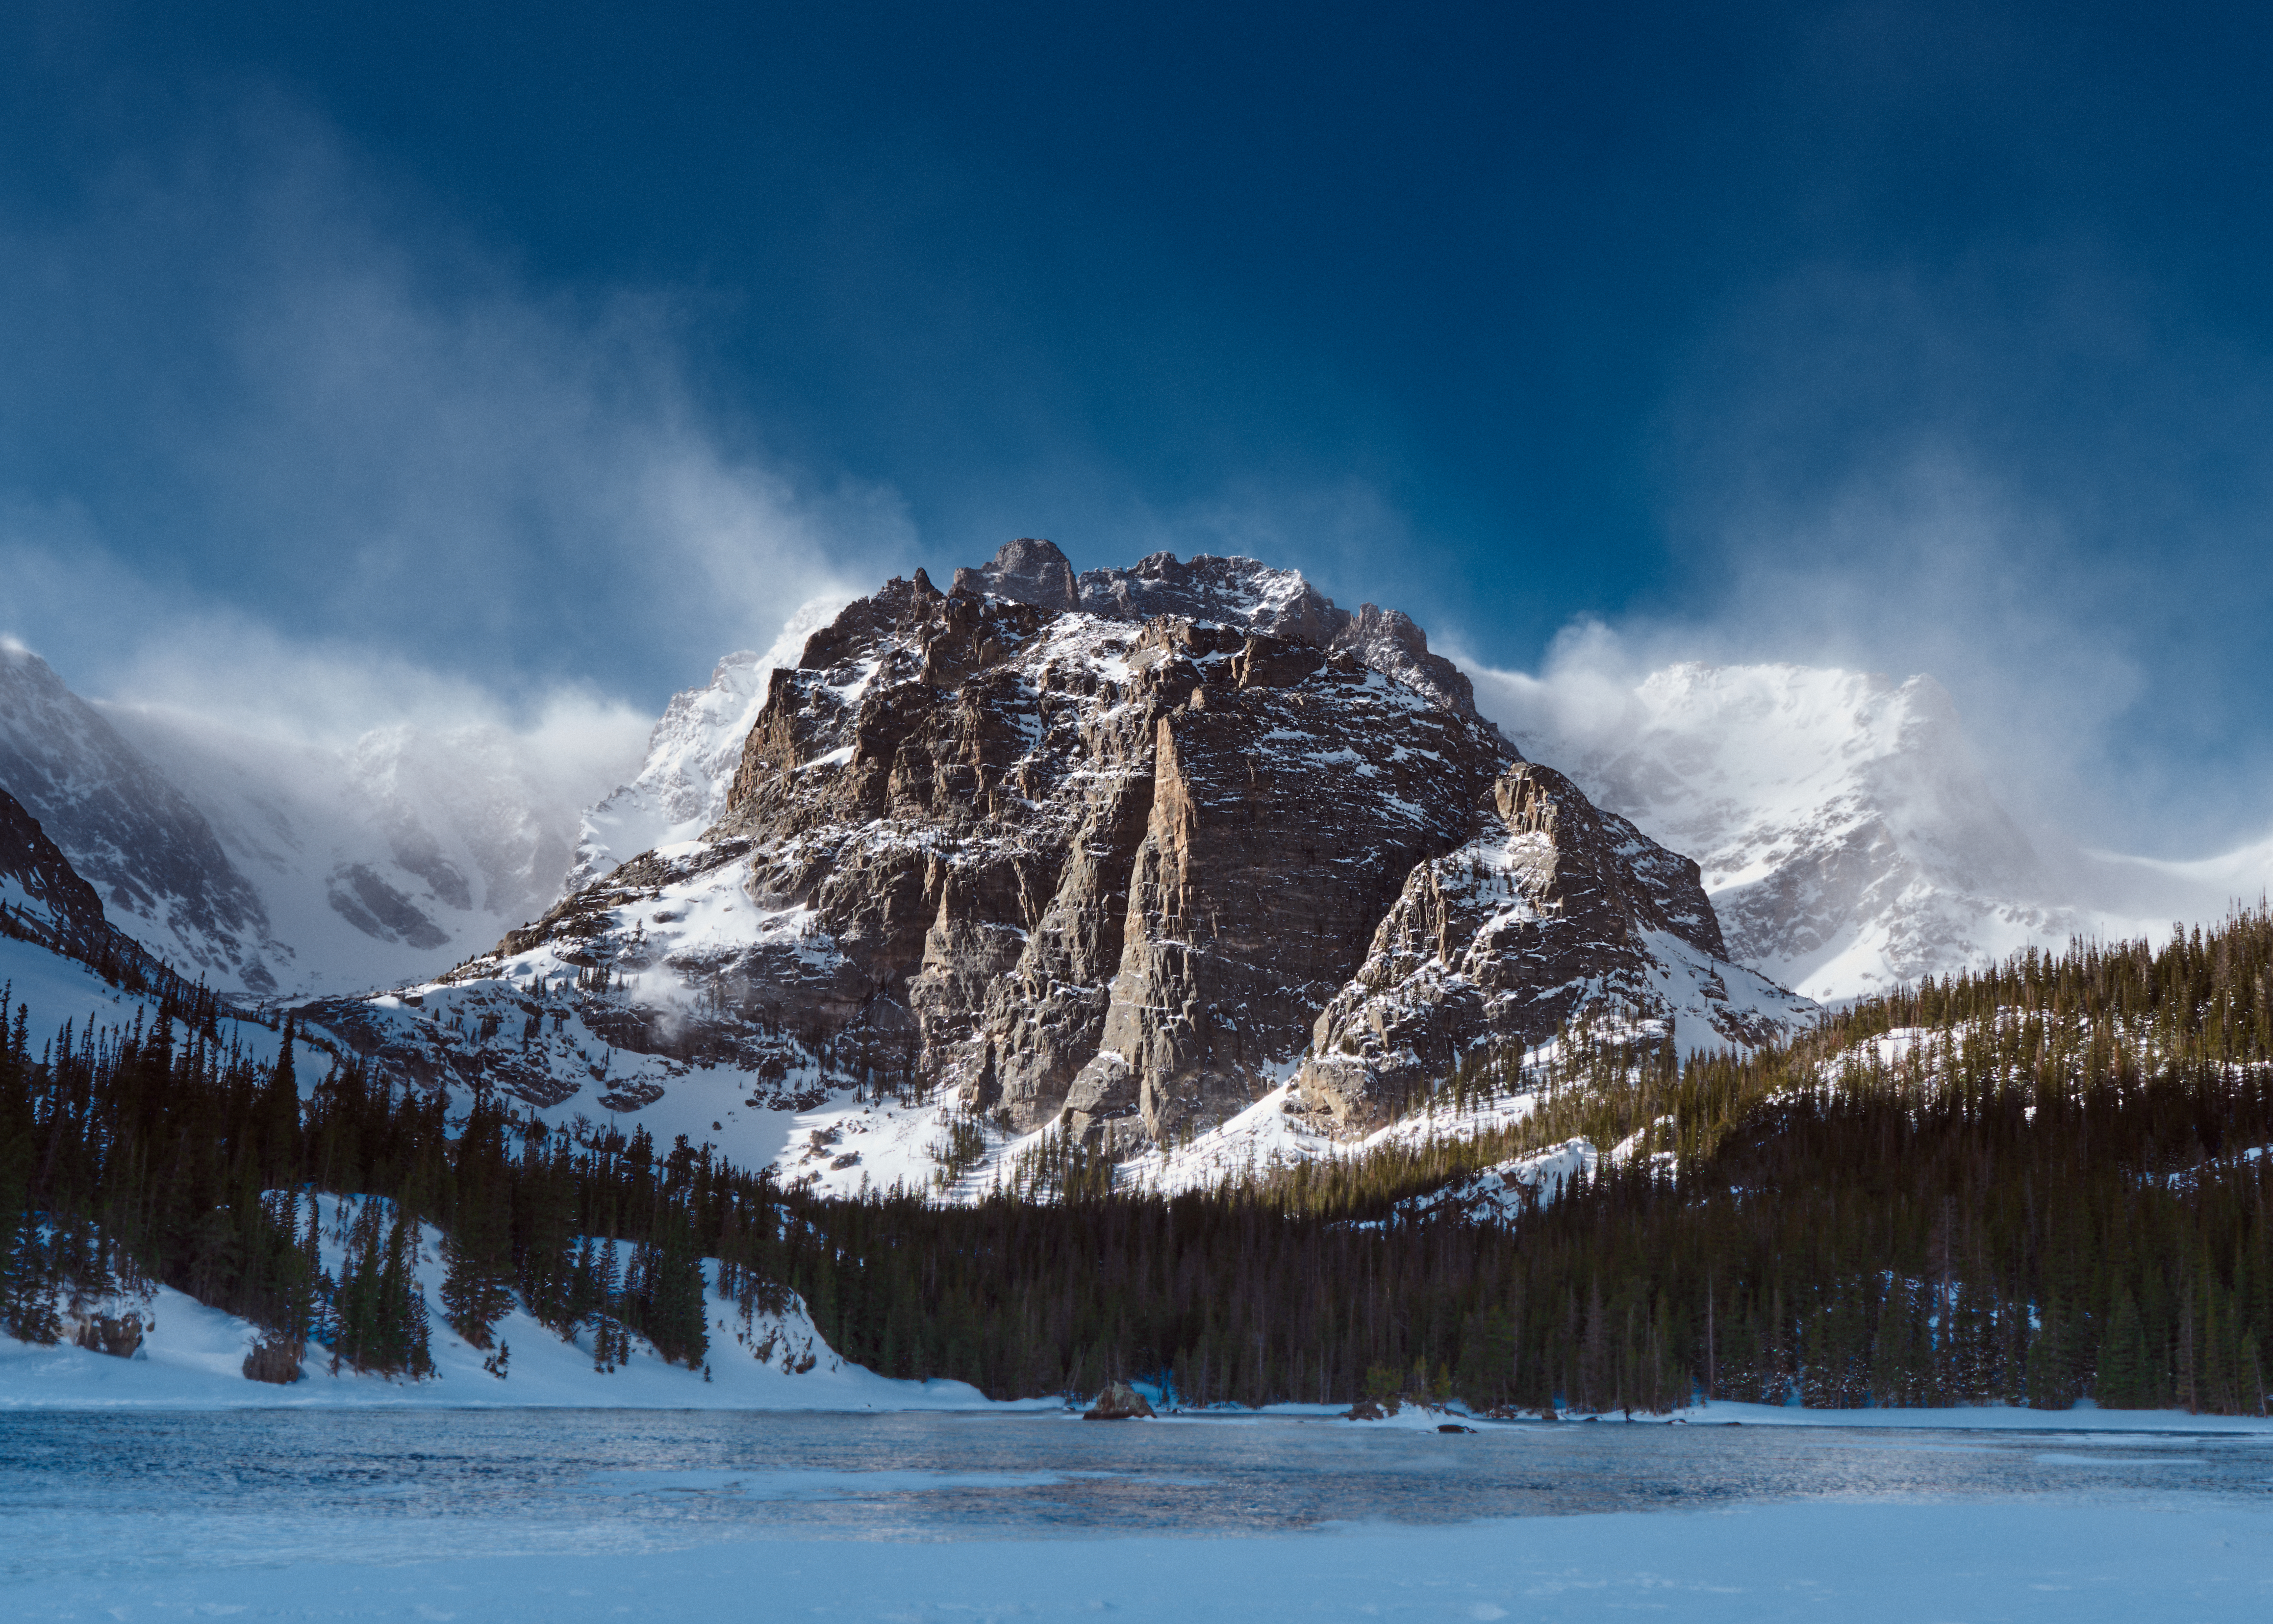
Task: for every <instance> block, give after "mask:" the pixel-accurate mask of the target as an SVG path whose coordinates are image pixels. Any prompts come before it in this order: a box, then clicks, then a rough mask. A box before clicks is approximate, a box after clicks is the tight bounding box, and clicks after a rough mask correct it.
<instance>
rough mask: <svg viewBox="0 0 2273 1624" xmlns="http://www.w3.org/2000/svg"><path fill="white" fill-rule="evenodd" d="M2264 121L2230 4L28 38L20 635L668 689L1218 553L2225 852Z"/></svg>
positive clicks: (231, 26) (88, 31)
mask: <svg viewBox="0 0 2273 1624" xmlns="http://www.w3.org/2000/svg"><path fill="white" fill-rule="evenodd" d="M2269 83H2273V27H2269V24H2268V22H2267V20H2266V19H2265V16H2264V14H2263V13H2262V10H2260V9H2258V8H2248V7H2242V6H2231V7H2217V6H2190V7H2175V8H2174V7H2157V8H2147V7H2138V6H2132V7H2121V8H2112V7H2111V8H2100V7H2092V6H2084V5H2074V4H2070V5H2059V6H2053V5H2044V6H2041V7H2029V6H2019V5H1999V6H1959V5H1952V6H1932V5H1842V6H1824V5H1811V6H1776V5H1771V4H1752V5H1746V6H1730V7H1722V8H1701V7H1695V6H1671V5H1665V6H1655V5H1616V4H1611V5H1588V6H1577V5H1571V6H1563V7H1551V8H1550V7H1515V6H1506V5H1501V6H1473V7H1471V6H1437V7H1429V8H1390V7H1380V6H1374V7H1363V8H1339V7H1334V6H1328V5H1319V4H1306V5H1301V6H1263V5H1252V4H1250V5H1244V6H1235V7H1227V6H1223V5H1220V4H1217V5H1208V6H1176V5H1166V4H1154V5H1150V6H1144V7H1109V8H1108V7H1098V6H1083V5H1074V4H1063V3H1061V4H1051V5H1032V6H1008V5H962V6H942V5H936V4H933V5H920V6H919V5H908V6H843V7H826V6H814V5H809V4H807V5H797V6H789V5H780V6H769V5H737V6H725V5H711V6H687V5H673V4H647V5H642V6H637V7H633V6H614V7H594V6H583V5H574V4H553V5H547V6H535V5H525V6H501V5H492V4H466V3H464V0H455V3H454V4H416V3H409V0H394V3H391V4H383V5H380V4H372V5H336V6H310V5H307V4H236V5H214V6H201V7H183V6H179V5H161V4H150V5H134V4H101V3H99V0H94V3H89V0H79V3H77V4H63V5H52V6H50V5H42V4H19V5H17V6H13V7H11V8H10V9H9V10H8V11H7V12H6V13H5V17H4V19H0V524H4V525H5V526H6V528H7V534H6V537H5V538H4V545H6V546H8V547H10V548H11V549H12V550H13V551H12V552H11V553H10V554H9V556H8V560H6V561H7V563H8V567H9V573H10V578H11V579H13V580H14V582H15V583H16V587H15V596H16V598H17V603H16V605H14V606H13V613H10V608H11V606H10V605H8V604H7V603H6V602H5V599H4V598H0V628H12V629H14V630H15V631H16V632H17V633H18V635H22V636H24V637H26V640H27V641H30V642H32V643H34V644H35V645H36V646H41V647H42V648H43V649H44V650H47V651H48V652H49V654H50V657H51V658H56V660H57V662H58V664H59V665H64V666H65V667H66V674H67V675H69V676H71V678H72V680H74V681H75V682H77V683H78V684H79V685H80V686H81V687H83V688H89V689H91V690H94V691H102V690H104V689H106V688H109V689H110V690H113V691H121V692H124V691H129V690H131V688H132V687H133V685H134V683H135V682H136V681H138V680H139V681H143V682H147V681H150V680H154V679H153V677H152V673H153V672H154V671H159V670H162V669H164V668H165V667H164V662H163V660H162V659H161V658H157V657H154V656H152V655H151V654H150V652H149V650H150V648H152V647H155V646H156V645H157V644H159V643H163V642H164V640H165V637H166V636H167V635H170V634H169V633H168V632H167V631H166V629H165V628H166V627H167V625H168V623H169V619H170V618H174V617H179V616H184V615H191V614H197V615H203V616H205V617H206V619H207V620H210V621H212V622H213V623H214V624H216V625H218V626H220V627H221V628H222V629H221V631H220V632H215V633H211V634H209V635H206V641H205V642H203V643H197V644H196V645H195V646H197V647H199V648H201V649H208V650H209V649H212V648H214V647H218V646H223V645H225V644H226V643H228V642H229V639H230V638H233V637H242V638H249V639H251V640H252V641H253V642H259V641H260V640H262V639H274V640H277V641H278V643H279V645H280V646H283V645H289V646H291V647H293V648H308V647H315V646H319V645H320V646H322V647H324V648H326V649H329V650H333V651H334V653H338V652H339V651H341V650H347V651H349V653H352V654H355V655H356V658H369V659H376V660H379V661H381V662H382V663H383V662H384V661H385V660H387V659H399V660H400V661H402V662H405V663H406V664H407V665H412V666H416V667H417V668H419V669H421V670H425V671H431V672H439V673H446V675H448V676H452V677H462V678H464V679H466V680H469V681H472V682H475V683H478V684H481V685H484V686H486V687H487V688H491V689H492V690H495V691H499V692H502V693H506V694H508V695H515V694H518V695H527V694H533V693H536V692H539V691H542V690H543V689H544V688H545V686H546V685H548V684H553V683H558V682H560V681H563V680H573V681H580V682H582V683H585V684H588V685H589V686H590V687H591V688H594V689H596V691H598V692H600V693H603V694H605V695H611V696H615V697H620V698H622V699H624V700H625V701H626V702H627V703H633V704H634V705H635V706H637V707H640V708H643V709H649V710H651V709H652V708H653V707H654V706H655V705H656V704H658V703H660V701H661V698H662V697H663V696H664V695H665V694H667V693H668V692H669V691H670V689H671V688H673V687H675V686H678V685H679V684H681V683H683V682H685V681H687V680H693V679H694V678H697V677H699V676H700V675H701V672H702V670H703V669H704V668H705V667H707V665H708V663H709V659H710V658H712V657H713V656H715V654H716V653H717V652H719V651H721V650H723V648H724V647H725V646H728V645H730V644H731V643H748V642H752V641H762V640H763V637H764V635H766V634H767V633H769V631H770V629H771V628H770V627H769V626H768V625H765V624H763V622H765V621H766V620H768V619H769V617H776V618H777V613H778V611H779V609H781V608H785V607H786V606H787V601H788V600H793V598H795V597H796V596H798V595H799V594H800V593H801V592H802V591H803V590H806V588H807V587H809V586H811V585H813V584H814V583H817V582H818V581H820V580H821V579H822V578H824V577H832V576H833V577H835V578H838V579H842V580H844V582H846V583H848V584H852V585H865V584H866V583H868V582H869V581H870V580H871V579H872V577H873V576H874V575H875V574H877V573H880V572H881V571H884V570H888V569H896V568H905V567H907V566H908V565H910V564H912V563H915V562H924V563H927V564H929V565H931V566H932V567H933V568H934V569H935V570H936V569H938V568H941V567H944V566H951V565H952V564H954V563H956V562H958V561H968V560H976V559H978V558H980V557H983V556H984V555H985V554H986V553H989V552H991V551H992V549H993V547H994V545H996V544H997V543H998V542H999V541H1001V539H1003V538H1007V537H1009V536H1011V535H1014V534H1040V535H1048V536H1052V537H1054V538H1056V539H1058V540H1059V541H1060V542H1061V545H1064V546H1065V547H1066V549H1067V550H1068V552H1069V553H1071V554H1072V555H1073V557H1074V559H1075V560H1076V563H1077V564H1080V565H1084V566H1085V565H1090V564H1096V563H1106V562H1121V561H1126V560H1129V559H1131V558H1133V557H1134V556H1135V555H1137V553H1141V552H1144V551H1146V550H1149V549H1150V548H1152V547H1156V546H1168V547H1172V548H1174V549H1175V550H1176V551H1178V552H1181V553H1192V552H1196V551H1203V550H1215V551H1229V550H1240V551H1249V552H1255V553H1260V554H1263V555H1264V556H1266V557H1269V558H1271V559H1272V560H1274V561H1279V562H1285V563H1290V564H1295V565H1299V566H1300V567H1302V568H1304V569H1305V570H1306V571H1308V572H1309V573H1310V574H1311V575H1313V576H1314V577H1316V578H1317V579H1318V580H1319V581H1320V582H1321V583H1322V584H1324V586H1325V587H1326V589H1327V590H1330V591H1332V592H1333V593H1334V594H1335V595H1336V596H1337V597H1339V598H1342V599H1343V600H1344V601H1355V600H1357V599H1359V598H1375V599H1377V600H1381V601H1386V602H1392V603H1396V604H1399V605H1403V606H1405V607H1407V608H1408V609H1410V610H1411V611H1412V612H1413V613H1414V614H1415V615H1416V617H1418V618H1420V619H1421V620H1422V621H1423V623H1424V624H1427V625H1429V627H1430V628H1432V630H1434V631H1435V632H1436V633H1437V635H1438V638H1439V641H1452V642H1455V643H1458V644H1459V646H1460V647H1462V648H1463V649H1464V650H1467V651H1468V652H1469V653H1471V654H1472V655H1473V656H1474V657H1476V658H1481V659H1483V660H1486V661H1489V662H1491V663H1493V664H1496V665H1503V666H1519V667H1525V668H1530V667H1534V666H1536V665H1538V664H1539V662H1540V661H1541V660H1542V658H1544V655H1545V650H1546V649H1547V645H1548V643H1549V639H1550V638H1551V637H1552V636H1553V635H1554V634H1555V633H1556V632H1557V630H1558V628H1563V627H1564V626H1566V625H1568V624H1569V623H1571V622H1572V620H1574V618H1579V617H1587V616H1592V617H1598V618H1601V619H1603V620H1607V621H1609V623H1610V624H1611V625H1612V626H1614V627H1616V628H1619V630H1620V631H1621V633H1622V634H1623V635H1624V638H1625V639H1626V641H1627V643H1629V644H1630V646H1632V648H1633V649H1634V650H1635V651H1636V654H1637V657H1638V658H1654V657H1656V656H1658V655H1661V654H1662V653H1666V652H1695V653H1702V654H1707V655H1711V656H1716V657H1718V656H1743V657H1748V658H1763V657H1765V658H1796V659H1833V658H1841V659H1848V660H1852V661H1859V662H1864V663H1868V664H1870V665H1874V666H1878V667H1882V668H1885V669H1888V670H1891V671H1894V672H1895V673H1897V674H1901V673H1907V672H1909V671H1911V670H1929V671H1932V672H1934V673H1936V674H1938V675H1940V676H1941V677H1942V678H1943V680H1946V681H1947V682H1948V683H1949V685H1950V686H1951V688H1953V690H1954V691H1955V692H1956V693H1957V695H1958V696H1959V699H1960V702H1961V704H1962V706H1963V707H1964V709H1965V711H1966V713H1967V716H1968V718H1969V722H1970V723H1971V724H1973V725H1974V726H1976V728H1977V732H1978V733H1980V735H1981V736H1982V738H1983V739H1984V742H1985V743H1986V744H1987V745H1988V747H1989V748H1992V751H1997V752H2004V753H2008V754H2010V755H2011V756H2012V757H2013V759H2014V761H2015V762H2016V763H2024V764H2025V766H2026V769H2027V771H2029V773H2030V774H2031V775H2032V778H2033V779H2034V781H2035V782H2036V783H2037V786H2038V788H2039V791H2040V792H2041V793H2045V794H2048V795H2050V796H2052V797H2054V798H2057V799H2067V798H2072V797H2073V796H2074V794H2075V793H2077V792H2078V786H2097V793H2099V794H2101V795H2102V797H2103V799H2104V805H2102V806H2101V807H2100V808H2099V809H2098V810H2097V811H2094V812H2092V813H2090V814H2089V816H2084V817H2083V819H2082V821H2083V822H2085V823H2089V824H2090V825H2092V828H2093V831H2094V832H2102V833H2106V834H2107V835H2108V836H2109V838H2121V836H2122V835H2123V832H2124V831H2123V830H2122V819H2123V818H2124V817H2125V816H2135V812H2134V813H2133V814H2128V815H2127V814H2125V813H2123V812H2121V811H2119V810H2118V809H2116V808H2118V807H2119V805H2120V804H2121V803H2124V802H2126V801H2130V802H2131V803H2132V804H2134V806H2135V805H2136V804H2138V803H2139V801H2140V799H2141V798H2143V801H2144V803H2145V804H2149V805H2152V806H2153V807H2155V808H2157V816H2158V818H2159V819H2160V821H2161V825H2162V826H2161V827H2159V828H2158V829H2157V830H2156V831H2149V832H2150V834H2151V838H2149V835H2148V834H2142V836H2141V837H2140V838H2122V839H2121V843H2122V844H2126V845H2129V846H2134V847H2146V848H2157V849H2175V848H2178V847H2183V846H2186V845H2187V844H2189V843H2196V844H2200V843H2203V842H2209V843H2215V842H2216V841H2217V840H2221V839H2224V838H2232V837H2235V836H2238V835H2239V834H2241V833H2244V832H2253V831H2262V829H2263V828H2264V827H2265V826H2267V825H2268V824H2273V803H2269V802H2268V801H2267V800H2266V798H2265V794H2266V790H2267V786H2268V785H2269V783H2273V741H2269V736H2268V735H2269V733H2273V730H2269V729H2268V727H2267V726H2266V707H2265V702H2264V696H2265V695H2266V693H2267V692H2268V684H2269V680H2273V637H2269V636H2268V635H2267V628H2268V621H2269V612H2273V586H2269V579H2268V578H2269V577H2273V567H2269V566H2273V546H2269V535H2273V530H2269V522H2273V276H2269V274H2268V269H2269V267H2273V211H2269V208H2268V195H2267V194H2268V190H2269V186H2273V119H2269V116H2268V110H2267V109H2268V108H2269V107H2273V99H2269V98H2268V96H2267V94H2266V91H2265V86H2267V85H2268V84H2269ZM722 515H723V516H722ZM688 530H694V531H701V532H703V533H704V534H703V538H698V539H697V540H696V541H694V542H687V541H686V540H685V538H684V536H683V534H682V532H685V531H688ZM722 550H723V551H724V553H731V554H738V555H739V554H746V555H747V557H748V558H749V559H750V560H754V577H751V578H744V577H741V576H737V575H735V574H734V569H733V567H732V564H731V560H728V561H722V560H721V557H720V553H721V551H722ZM690 560H691V561H690ZM88 583H94V584H92V585H90V584H88ZM722 583H725V584H722ZM0 590H4V589H0ZM122 627H123V628H124V632H123V634H122V632H121V630H120V628H122ZM216 639H218V641H216ZM137 650H140V651H141V652H140V654H139V656H138V654H137V652H136V651H137ZM342 658H344V656H343V657H342ZM138 659H139V664H138V663H137V661H138ZM2111 785H2112V786H2115V787H2112V788H2111V787H2109V786H2111Z"/></svg>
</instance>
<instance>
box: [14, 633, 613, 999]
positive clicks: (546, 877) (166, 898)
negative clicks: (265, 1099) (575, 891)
mask: <svg viewBox="0 0 2273 1624" xmlns="http://www.w3.org/2000/svg"><path fill="white" fill-rule="evenodd" d="M604 782H605V779H604V778H603V779H600V780H599V781H598V782H592V781H589V780H586V779H581V778H578V777H577V776H575V774H574V773H573V772H565V771H564V770H563V769H562V767H561V766H560V764H559V763H556V762H553V761H551V760H548V759H546V757H545V756H544V753H543V752H542V751H541V750H539V749H537V748H534V747H532V746H531V745H530V744H529V743H528V742H527V741H523V740H521V739H519V738H516V737H515V736H514V735H513V734H511V733H507V732H506V731H505V730H503V729H500V728H497V727H493V726H474V727H463V728H457V729H451V730H447V731H439V732H437V731H431V730H426V729H421V728H416V727H411V726H391V727H385V728H379V729H376V730H373V731H371V732H370V733H365V734H364V736H363V737H362V738H360V739H358V740H356V741H355V742H354V743H353V744H352V745H351V746H349V747H348V748H344V749H334V748H319V747H315V746H309V745H304V744H297V743H293V742H290V741H280V740H277V739H275V738H272V737H268V736H264V735H259V734H254V733H244V732H241V731H238V730H236V729H233V728H230V727H228V726H222V725H221V724H218V723H215V722H213V721H211V720H210V719H207V718H200V717H196V716H191V715H188V714H184V713H183V712H179V711H170V710H166V709H162V708H157V707H137V706H126V705H116V704H106V705H96V704H93V703H88V702H87V701H86V700H84V699H82V698H80V697H79V695H75V694H73V693H71V690H70V689H69V688H67V687H66V686H65V685H64V682H63V680H62V679H61V678H59V677H58V676H57V675H56V673H55V672H54V671H53V670H51V669H50V668H49V666H48V665H47V664H46V662H45V661H43V660H41V658H39V657H38V656H37V655H35V654H33V653H31V652H30V651H29V650H25V649H23V648H22V647H20V646H19V645H12V644H11V645H6V646H4V647H0V787H4V788H6V789H7V790H9V791H10V792H11V793H13V794H14V795H15V796H16V797H17V799H19V801H22V802H23V803H24V805H25V807H26V808H27V809H28V810H29V811H30V812H31V813H32V815H33V816H34V817H36V818H38V819H39V821H40V823H41V826H42V827H43V828H44V829H45V830H47V831H48V832H49V837H50V838H53V839H54V841H55V843H56V846H58V847H60V848H61V849H62V850H63V851H64V853H65V854H66V855H67V856H68V857H69V858H70V860H71V865H72V867H73V868H76V869H77V870H78V871H79V873H80V874H81V875H83V876H86V879H87V880H88V881H89V882H91V883H93V884H94V886H95V888H96V890H97V891H99V892H100V893H101V896H102V898H103V901H104V905H105V906H106V908H107V909H108V911H109V915H110V918H111V921H112V922H113V923H115V924H116V925H117V926H119V927H120V928H121V929H124V930H126V931H128V932H129V933H130V934H131V935H133V936H136V937H137V938H138V939H139V940H140V941H141V942H142V943H143V944H145V945H146V946H147V947H149V948H150V949H151V950H152V951H155V952H157V953H158V954H159V955H161V957H162V958H165V959H169V960H170V961H171V962H172V963H174V964H175V965H176V966H178V967H180V968H181V969H182V970H183V971H184V972H185V973H186V974H191V975H192V976H195V975H200V974H201V975H203V976H204V977H205V978H206V981H208V982H209V983H210V984H211V985H213V986H214V987H216V988H218V989H221V990H224V991H228V992H232V993H243V994H246V995H249V996H253V997H256V998H268V999H281V998H289V997H295V996H308V995H311V994H317V993H327V992H346V991H360V990H363V989H368V988H372V987H384V986H392V985H396V984H399V983H401V982H404V981H416V980H418V979H422V978H424V977H426V976H431V975H432V974H436V973H437V972H438V971H439V970H441V969H443V968H446V967H447V966H449V965H451V964H454V963H455V962H457V961H458V960H459V959H464V958H466V957H467V956H468V955H469V954H471V953H474V952H477V951H481V950H483V949H484V948H486V947H488V946H490V945H491V944H493V943H494V942H495V941H496V940H497V939H498V937H499V936H501V935H502V934H503V933H504V932H505V931H506V930H508V929H512V928H513V927H514V926H515V925H519V924H521V923H523V922H525V921H529V920H530V919H533V918H535V917H536V915H538V914H542V913H543V912H544V910H545V908H546V907H548V906H550V905H551V903H552V902H553V901H554V900H555V899H556V898H558V897H559V894H560V891H561V888H562V885H563V883H564V881H565V879H566V875H567V872H568V868H569V866H570V864H571V862H572V861H573V859H574V852H575V847H576V840H577V837H578V832H579V823H578V808H580V807H581V806H582V805H584V804H586V803H588V802H589V801H590V800H591V799H592V798H593V796H594V794H595V793H596V791H597V789H598V788H599V787H600V786H601V784H604Z"/></svg>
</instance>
